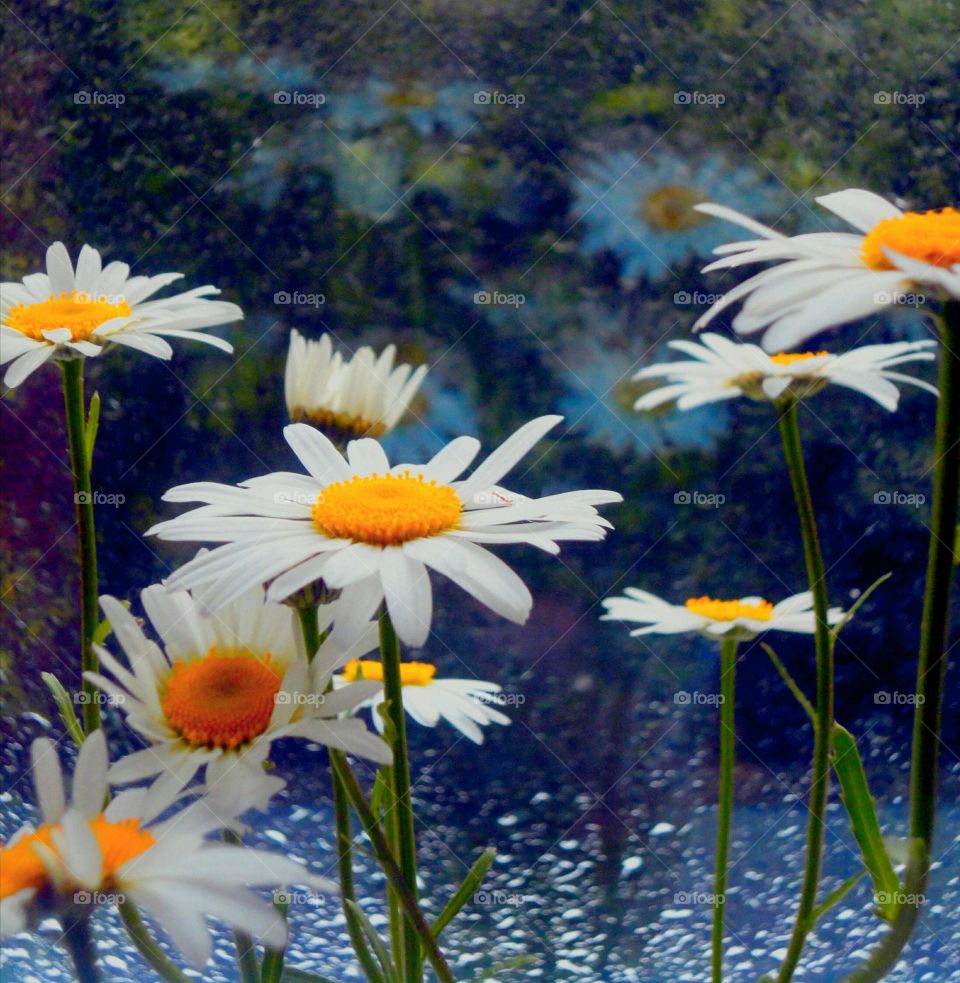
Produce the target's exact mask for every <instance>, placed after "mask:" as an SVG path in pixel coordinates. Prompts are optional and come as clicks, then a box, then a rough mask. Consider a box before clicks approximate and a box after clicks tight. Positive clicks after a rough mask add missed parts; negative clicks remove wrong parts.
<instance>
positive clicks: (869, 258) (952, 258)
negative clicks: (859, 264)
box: [862, 208, 960, 270]
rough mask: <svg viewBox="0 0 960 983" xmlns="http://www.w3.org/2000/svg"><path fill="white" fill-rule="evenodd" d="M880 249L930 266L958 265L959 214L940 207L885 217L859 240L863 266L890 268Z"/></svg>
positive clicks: (959, 247)
mask: <svg viewBox="0 0 960 983" xmlns="http://www.w3.org/2000/svg"><path fill="white" fill-rule="evenodd" d="M884 249H889V250H890V251H891V252H895V253H900V254H901V255H903V256H910V257H912V258H913V259H919V260H921V261H922V262H924V263H929V264H930V265H931V266H944V267H948V268H949V267H951V266H954V265H956V264H957V263H960V212H958V211H957V210H956V209H955V208H941V209H938V210H934V211H930V212H907V213H906V214H904V215H901V216H899V217H898V218H886V219H884V220H883V221H882V222H878V223H877V224H876V225H875V226H874V227H873V228H872V229H871V230H870V231H869V232H868V233H867V235H866V237H865V238H864V240H863V250H862V256H863V261H864V263H866V265H867V266H869V267H870V268H871V269H872V270H892V269H894V265H893V263H891V262H890V260H889V259H887V257H886V256H885V255H884V252H883V250H884Z"/></svg>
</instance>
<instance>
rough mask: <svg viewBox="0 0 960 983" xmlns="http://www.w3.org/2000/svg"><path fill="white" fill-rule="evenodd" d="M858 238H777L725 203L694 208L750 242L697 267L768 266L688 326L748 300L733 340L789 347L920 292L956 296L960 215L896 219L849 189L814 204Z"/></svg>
mask: <svg viewBox="0 0 960 983" xmlns="http://www.w3.org/2000/svg"><path fill="white" fill-rule="evenodd" d="M817 202H818V203H819V204H820V205H822V206H823V207H824V208H826V209H829V211H831V212H833V213H834V214H835V215H838V216H839V217H840V218H842V219H843V220H844V221H845V222H848V223H849V224H850V225H852V226H853V227H854V228H855V229H856V230H857V232H855V233H854V232H815V233H809V234H806V235H798V236H785V235H782V234H781V233H779V232H776V231H774V230H773V229H769V228H767V227H766V226H765V225H761V224H760V223H759V222H757V221H755V220H754V219H752V218H748V217H747V216H746V215H743V214H741V213H740V212H737V211H734V210H733V209H732V208H727V207H725V206H723V205H714V204H703V205H697V206H696V207H697V210H698V211H700V212H703V213H704V214H706V215H713V216H716V217H717V218H723V219H727V220H728V221H730V222H734V223H735V224H736V225H740V226H742V227H743V228H745V229H747V230H748V231H749V232H753V233H755V234H756V235H758V236H759V237H760V238H758V239H748V240H745V241H743V242H731V243H727V244H726V245H723V246H720V247H718V248H717V249H715V250H714V252H715V253H716V254H717V255H719V256H721V258H720V259H718V260H715V261H714V262H713V263H711V264H710V265H709V266H707V267H706V268H705V272H707V271H710V270H726V269H732V268H734V267H738V266H744V265H746V264H748V263H763V262H769V261H776V262H777V264H778V265H776V266H774V267H771V268H770V269H767V270H763V271H762V272H761V273H757V274H755V275H754V276H752V277H750V278H749V279H748V280H745V281H744V282H743V283H740V284H738V285H737V286H736V287H734V288H733V289H732V290H730V291H729V292H728V293H727V294H726V295H725V296H724V297H723V299H722V300H720V301H718V302H717V303H716V304H714V305H713V307H711V308H710V310H708V311H707V312H706V313H705V314H704V315H703V316H702V317H701V318H700V319H699V320H698V321H697V323H696V325H695V328H702V327H703V326H704V325H705V324H708V323H709V322H710V321H711V320H712V319H713V318H714V317H716V315H717V314H719V313H720V311H722V310H724V309H725V308H727V307H729V306H730V305H731V304H734V303H736V302H737V301H738V300H743V298H747V299H746V301H745V302H744V305H743V308H742V309H741V311H740V313H739V314H738V315H737V316H736V317H735V318H734V319H733V328H734V330H735V331H737V332H739V333H740V334H751V333H753V332H755V331H763V332H765V333H764V336H763V347H764V348H765V349H766V350H767V351H779V350H781V349H785V348H793V347H795V346H796V345H799V344H801V343H802V342H804V341H805V340H806V339H807V338H810V337H812V336H813V335H815V334H817V333H818V332H820V331H823V330H824V329H826V328H832V327H835V326H836V325H838V324H844V323H845V322H847V321H855V320H857V319H858V318H861V317H867V316H868V315H870V314H875V313H877V312H878V311H880V310H882V309H883V308H885V307H890V306H892V305H894V304H897V303H898V302H899V301H900V300H901V299H903V298H905V297H909V296H910V295H911V294H915V293H916V291H917V290H918V289H923V288H930V289H933V290H936V291H941V292H943V293H945V294H946V295H947V296H949V297H954V298H957V297H960V212H958V211H957V210H956V209H955V208H942V209H938V210H934V211H927V212H902V211H901V210H900V209H899V208H897V207H896V206H895V205H892V204H891V203H890V202H889V201H887V200H886V199H885V198H881V197H880V196H879V195H875V194H873V193H872V192H870V191H863V190H861V189H859V188H849V189H847V190H846V191H837V192H836V193H834V194H830V195H824V196H823V197H821V198H817Z"/></svg>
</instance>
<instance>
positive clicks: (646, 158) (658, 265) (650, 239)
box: [574, 146, 779, 280]
mask: <svg viewBox="0 0 960 983" xmlns="http://www.w3.org/2000/svg"><path fill="white" fill-rule="evenodd" d="M576 193H577V199H576V204H575V206H574V214H575V215H576V217H577V218H579V219H581V220H582V222H583V224H584V226H585V228H586V236H585V237H584V240H583V244H582V249H583V250H584V252H586V253H588V254H595V253H600V252H603V251H609V252H612V253H613V254H614V255H615V256H617V257H618V258H619V259H620V262H621V264H622V265H621V275H622V276H623V278H624V279H625V280H635V279H636V278H637V277H639V276H641V275H643V276H647V277H650V278H651V279H657V278H661V277H665V276H669V275H670V274H671V272H672V268H673V267H676V266H677V265H678V264H681V263H685V262H687V261H688V260H689V259H691V258H692V257H694V256H704V255H706V254H707V253H709V252H710V250H711V249H713V247H714V246H717V245H719V244H720V243H721V242H723V226H722V225H721V224H720V223H719V222H713V221H711V220H710V219H709V218H707V217H705V216H704V215H702V214H700V213H699V212H698V211H696V210H695V209H694V206H695V205H696V204H697V203H698V202H705V201H709V200H710V199H711V198H713V197H715V196H716V195H718V194H721V193H722V194H728V195H731V196H732V197H733V198H735V199H736V200H737V201H738V202H739V204H740V207H742V208H745V209H750V210H751V211H759V212H760V213H761V214H768V213H770V212H771V211H772V212H773V214H774V215H776V214H779V212H778V211H776V205H777V202H778V194H777V192H776V190H775V189H774V188H773V187H772V186H771V185H770V183H769V182H768V181H766V180H765V179H764V178H763V177H762V176H760V175H758V174H757V173H756V172H755V171H753V170H751V169H750V168H746V167H735V166H731V165H730V164H729V163H728V162H727V161H725V160H724V159H723V158H722V157H720V156H711V157H708V158H707V159H705V160H703V161H699V162H697V161H693V162H691V160H690V158H689V156H687V155H683V154H678V153H675V152H672V151H670V150H667V149H665V148H663V147H662V146H661V147H655V148H654V149H653V150H652V151H649V152H637V153H631V152H628V151H625V150H620V151H615V152H614V153H611V154H608V155H607V156H606V157H604V158H602V159H600V160H598V161H594V162H593V163H591V164H589V165H588V166H587V167H586V168H585V169H584V177H583V179H582V180H581V181H579V182H577V187H576Z"/></svg>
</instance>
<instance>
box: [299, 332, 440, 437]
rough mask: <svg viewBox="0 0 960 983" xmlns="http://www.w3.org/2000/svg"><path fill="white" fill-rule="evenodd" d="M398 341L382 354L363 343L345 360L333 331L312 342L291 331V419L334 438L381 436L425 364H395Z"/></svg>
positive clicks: (404, 406)
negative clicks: (331, 333) (335, 347)
mask: <svg viewBox="0 0 960 983" xmlns="http://www.w3.org/2000/svg"><path fill="white" fill-rule="evenodd" d="M396 355H397V346H396V345H387V347H386V348H384V350H383V351H382V352H381V353H380V355H379V356H377V355H375V354H374V351H373V349H372V348H369V347H367V346H364V347H363V348H359V349H357V351H356V352H354V354H353V357H352V358H350V359H345V358H344V357H343V355H342V354H341V353H340V352H338V351H334V349H333V342H332V341H331V339H330V335H328V334H324V335H322V336H321V337H320V340H319V341H308V340H307V339H306V338H304V337H303V335H301V334H300V333H299V332H298V331H296V330H294V331H291V332H290V351H289V352H288V354H287V368H286V376H285V380H284V383H285V395H286V399H287V410H288V412H289V413H290V418H291V419H292V420H305V421H308V422H309V423H312V424H313V425H314V426H315V427H319V428H320V429H321V430H323V431H324V432H325V433H327V434H328V435H329V436H330V437H332V438H333V439H334V440H336V441H345V440H349V439H351V438H353V437H382V436H383V435H384V434H385V433H388V432H389V431H391V430H392V429H393V428H394V427H395V426H396V425H397V422H398V421H399V420H400V418H401V417H402V416H403V414H404V413H406V412H407V410H408V408H409V406H410V401H411V400H412V399H413V397H414V396H415V395H416V392H417V390H418V389H419V388H420V384H421V383H422V382H423V377H424V376H425V375H426V374H427V367H426V366H425V365H421V366H419V367H418V368H417V369H414V368H413V367H412V366H410V365H403V364H401V365H394V361H395V359H396Z"/></svg>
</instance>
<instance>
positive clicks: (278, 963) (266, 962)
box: [260, 893, 289, 983]
mask: <svg viewBox="0 0 960 983" xmlns="http://www.w3.org/2000/svg"><path fill="white" fill-rule="evenodd" d="M281 899H282V900H281ZM273 907H274V908H276V909H277V911H279V912H280V914H281V915H282V916H283V920H284V921H286V920H287V908H288V907H289V905H288V904H287V901H286V897H285V896H284V895H283V894H282V893H281V894H280V895H279V896H276V895H275V896H274V902H273ZM286 954H287V952H286V949H264V952H263V962H262V963H261V965H260V981H261V983H280V979H281V977H282V975H283V960H284V958H285V957H286Z"/></svg>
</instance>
